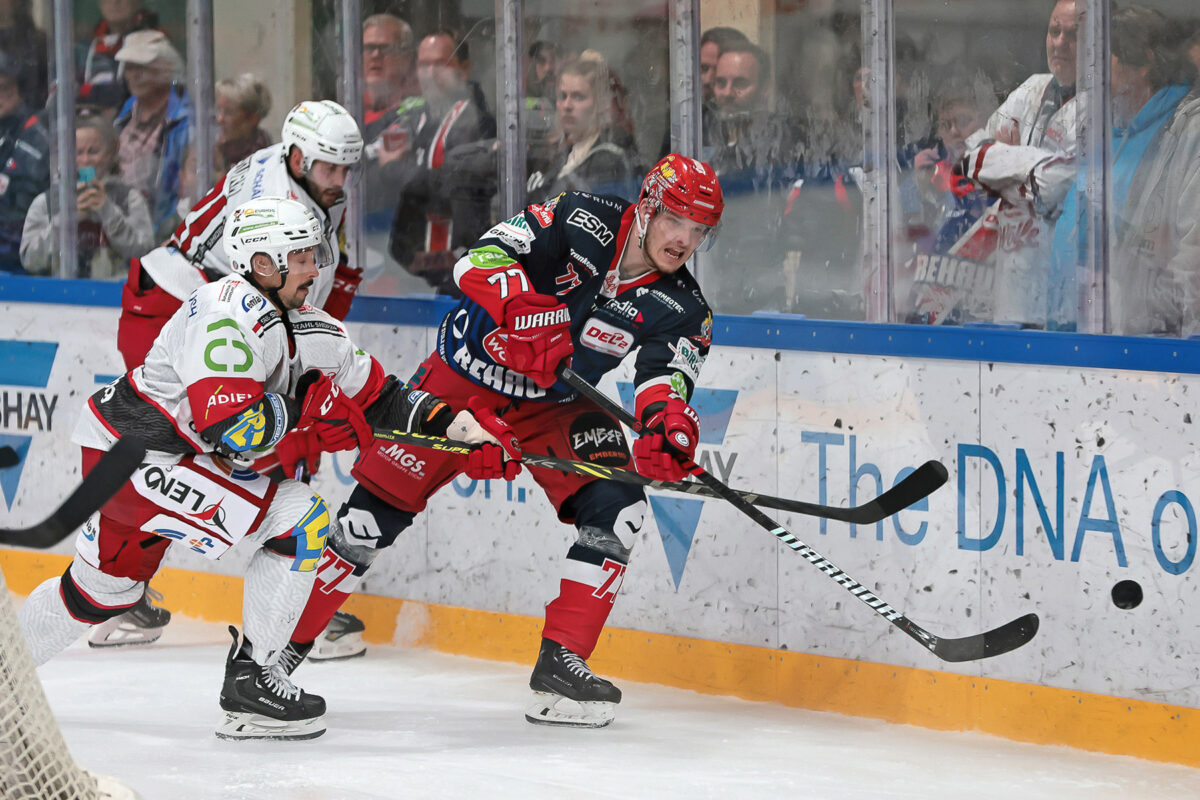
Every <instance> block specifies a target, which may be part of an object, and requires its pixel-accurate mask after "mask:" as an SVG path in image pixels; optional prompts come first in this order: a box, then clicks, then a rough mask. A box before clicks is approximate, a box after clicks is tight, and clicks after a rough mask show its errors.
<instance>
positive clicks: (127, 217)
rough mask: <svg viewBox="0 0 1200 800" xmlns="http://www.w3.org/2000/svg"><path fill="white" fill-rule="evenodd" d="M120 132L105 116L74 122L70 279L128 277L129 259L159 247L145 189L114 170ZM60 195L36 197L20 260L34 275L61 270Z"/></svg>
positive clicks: (22, 239) (28, 217)
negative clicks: (73, 226) (73, 235)
mask: <svg viewBox="0 0 1200 800" xmlns="http://www.w3.org/2000/svg"><path fill="white" fill-rule="evenodd" d="M116 154H117V134H116V131H114V130H113V126H112V123H110V122H108V121H107V120H105V119H104V118H103V117H100V116H91V117H82V118H80V119H79V120H78V121H77V122H76V124H75V165H76V167H77V174H76V177H77V181H76V185H75V190H76V194H75V208H76V211H77V213H78V220H79V221H78V236H77V238H76V241H75V246H76V254H77V261H76V265H75V268H74V269H73V270H70V272H69V277H75V278H98V279H102V280H108V279H114V280H115V279H121V280H124V278H125V277H126V274H127V272H128V270H129V259H131V258H136V257H138V256H142V255H145V254H146V253H147V252H149V251H150V249H151V248H153V247H154V226H153V224H152V223H151V221H150V210H149V208H148V207H147V206H146V200H145V199H144V198H143V197H142V195H141V193H140V192H138V191H137V190H135V189H133V188H132V187H131V186H129V185H128V184H126V183H123V182H122V181H121V179H120V178H119V177H117V175H116V172H115V170H114V165H115V163H116ZM56 206H57V198H54V199H53V200H52V199H51V197H50V192H43V193H42V194H40V195H38V196H37V197H35V198H34V200H33V204H32V205H30V207H29V212H28V214H26V216H25V228H24V230H23V231H22V234H21V264H22V265H23V266H24V267H25V269H26V270H28V271H29V272H31V273H33V274H41V275H46V274H52V273H53V274H56V273H57V272H58V267H59V260H60V253H59V248H58V231H57V225H56V222H57V218H58V213H57V208H56Z"/></svg>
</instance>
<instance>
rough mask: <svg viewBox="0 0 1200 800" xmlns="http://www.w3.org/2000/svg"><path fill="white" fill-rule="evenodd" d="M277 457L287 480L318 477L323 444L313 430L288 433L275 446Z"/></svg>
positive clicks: (305, 429) (297, 430) (299, 429)
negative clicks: (305, 476)
mask: <svg viewBox="0 0 1200 800" xmlns="http://www.w3.org/2000/svg"><path fill="white" fill-rule="evenodd" d="M275 455H276V456H278V457H279V468H280V469H282V470H283V474H284V477H287V478H294V479H296V480H302V477H301V476H302V475H305V474H307V475H309V476H311V475H316V474H317V470H318V469H320V468H321V442H320V440H319V439H318V438H317V434H316V432H314V431H313V429H312V428H296V429H295V430H291V431H288V433H287V435H285V436H284V437H283V438H282V439H280V440H279V443H278V444H276V445H275Z"/></svg>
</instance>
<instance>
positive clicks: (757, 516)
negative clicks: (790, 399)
mask: <svg viewBox="0 0 1200 800" xmlns="http://www.w3.org/2000/svg"><path fill="white" fill-rule="evenodd" d="M558 377H559V378H561V379H562V380H563V381H564V382H565V383H566V384H567V385H568V386H570V387H571V388H573V389H575V390H576V391H577V392H579V393H580V394H582V395H583V396H584V397H587V398H588V399H589V400H591V401H592V402H594V403H595V404H596V405H598V406H600V408H602V409H603V410H605V411H607V412H608V413H610V414H612V415H614V416H615V417H617V418H618V419H619V420H621V421H622V422H624V423H625V424H626V425H628V426H629V427H630V428H631V429H632V430H633V431H634V432H635V433H639V434H640V433H642V432H644V431H645V426H644V425H642V423H641V420H639V419H638V418H637V417H635V416H634V415H633V414H630V413H629V412H628V411H626V410H625V407H624V406H622V405H620V404H618V403H616V402H614V401H613V400H610V399H609V397H608V396H607V395H605V394H604V393H603V392H601V391H600V390H599V389H597V388H596V387H595V386H592V385H591V384H590V383H588V382H587V381H586V380H584V379H583V378H581V377H580V376H579V375H577V374H575V372H574V371H573V370H572V369H571V368H570V367H566V366H564V367H560V368H559V370H558ZM668 446H669V445H668ZM676 456H677V458H678V460H679V463H680V464H681V465H682V466H683V467H684V469H686V470H688V471H689V472H691V474H692V475H694V476H695V477H696V478H697V479H698V480H700V481H701V482H702V483H704V484H705V485H706V486H708V487H709V488H710V489H712V490H713V491H714V492H716V493H717V494H718V495H719V496H720V497H721V499H723V500H726V501H728V502H729V503H730V504H731V505H732V506H733V507H734V508H736V509H737V510H738V511H741V512H742V513H743V514H745V515H746V516H748V517H750V519H752V520H754V521H755V522H757V523H758V524H759V525H761V526H762V527H763V528H765V529H767V530H768V531H770V532H771V533H772V534H774V536H775V538H777V539H779V541H781V542H783V543H784V544H786V545H787V546H788V547H790V548H791V549H793V550H795V551H796V552H797V553H799V554H800V555H802V556H803V557H804V558H805V559H806V560H807V561H808V562H809V563H811V564H812V565H813V566H814V567H816V568H817V569H819V570H821V572H824V573H825V574H826V575H828V576H829V577H830V578H832V579H833V581H834V582H835V583H837V584H838V585H839V586H841V587H842V588H843V589H845V590H846V591H848V592H850V594H852V595H854V596H855V597H857V598H858V599H859V600H862V601H863V602H864V603H866V604H867V605H868V606H870V608H871V609H872V610H873V611H874V612H875V613H876V614H878V615H879V616H881V617H883V618H884V619H886V620H887V621H888V622H890V623H892V624H893V625H895V626H896V627H897V628H899V629H900V630H902V631H904V633H905V634H906V635H907V636H909V637H911V638H913V639H914V640H916V641H917V642H920V643H921V645H922V646H924V647H925V648H926V649H928V650H929V651H930V652H931V653H933V654H934V655H935V656H937V657H938V658H940V659H942V660H943V661H974V660H976V659H980V658H990V657H991V656H998V655H1001V654H1003V653H1007V652H1009V651H1010V650H1015V649H1016V648H1018V647H1020V646H1021V645H1023V644H1025V643H1027V642H1028V641H1029V640H1030V639H1032V638H1033V637H1034V634H1036V633H1037V630H1038V616H1037V614H1026V615H1024V616H1022V617H1018V618H1017V619H1014V620H1012V621H1011V622H1007V623H1005V624H1004V625H1001V626H1000V627H998V628H993V629H992V630H990V631H986V632H984V633H979V634H975V635H973V636H964V637H962V638H961V639H943V638H941V637H938V636H934V635H933V634H932V633H930V632H929V631H927V630H925V629H924V628H922V627H921V626H920V625H918V624H917V623H915V622H913V621H912V620H910V619H908V618H907V617H905V616H904V615H903V614H902V613H900V612H899V611H897V610H896V609H895V608H892V606H890V605H889V604H888V603H887V602H885V601H884V600H882V599H880V598H879V597H877V596H876V595H875V593H874V592H872V591H871V590H870V589H868V588H867V587H865V586H863V585H862V584H861V583H859V582H858V581H856V580H854V579H853V578H851V577H850V576H849V575H847V574H846V573H845V572H843V571H842V570H841V569H839V568H838V567H836V566H835V565H834V564H833V562H831V561H830V560H829V559H827V558H825V556H823V555H821V554H820V553H818V552H817V551H816V550H813V549H812V548H811V547H809V546H808V545H806V544H805V543H804V542H802V541H800V540H799V539H797V538H796V537H795V536H793V535H792V534H791V533H789V532H788V530H787V528H784V527H783V526H782V525H780V524H779V523H777V522H775V521H774V520H773V519H771V518H770V517H768V516H767V515H766V514H764V513H763V512H761V511H759V510H758V509H757V508H755V507H754V506H753V505H751V504H750V503H747V502H746V501H745V500H744V499H742V497H741V496H740V495H739V494H738V493H737V492H735V491H733V490H732V489H730V488H729V487H728V486H726V485H725V484H724V483H722V482H721V481H720V480H718V479H717V478H716V477H714V476H713V475H710V474H709V473H708V472H706V471H705V470H704V469H703V468H701V467H700V466H698V465H697V464H696V463H695V462H693V461H691V460H690V459H688V458H687V457H686V456H684V455H683V454H682V453H677V454H676ZM944 470H945V468H944V467H943V471H944Z"/></svg>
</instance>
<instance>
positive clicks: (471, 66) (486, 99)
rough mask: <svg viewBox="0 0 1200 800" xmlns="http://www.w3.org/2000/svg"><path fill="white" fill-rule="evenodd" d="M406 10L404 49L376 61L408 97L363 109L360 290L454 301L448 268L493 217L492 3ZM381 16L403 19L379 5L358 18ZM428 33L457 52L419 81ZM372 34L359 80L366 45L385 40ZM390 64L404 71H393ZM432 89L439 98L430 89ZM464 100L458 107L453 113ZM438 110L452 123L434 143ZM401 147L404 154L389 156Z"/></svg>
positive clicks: (495, 169)
mask: <svg viewBox="0 0 1200 800" xmlns="http://www.w3.org/2000/svg"><path fill="white" fill-rule="evenodd" d="M408 9H409V13H408V16H407V17H406V21H407V22H408V23H409V24H410V26H411V28H412V31H413V44H412V48H411V50H404V51H403V52H400V53H387V54H384V55H383V56H382V57H383V58H386V59H388V60H389V69H395V70H396V72H397V73H399V72H402V71H403V70H405V69H406V68H407V69H409V70H411V71H412V74H413V75H414V76H417V78H418V79H419V80H417V81H411V80H410V84H409V85H410V91H412V92H413V94H412V95H411V96H408V97H405V98H404V99H403V100H399V101H398V103H392V104H388V105H387V108H386V110H381V109H378V108H377V109H374V110H373V109H370V108H368V109H366V112H365V113H366V117H365V121H366V124H365V126H364V132H365V137H364V139H365V141H366V157H365V159H364V164H363V174H362V178H361V181H360V187H359V196H360V198H361V200H362V204H361V207H362V231H363V239H362V248H361V254H360V258H359V265H360V266H362V267H363V268H364V269H365V272H366V274H365V277H364V281H363V284H362V287H361V289H360V291H361V292H363V293H365V294H373V295H383V296H413V295H418V296H419V295H431V294H442V295H445V294H448V293H449V294H453V293H455V291H456V290H455V289H454V285H453V280H452V277H451V270H452V268H453V264H454V261H455V260H456V259H457V257H458V255H461V253H462V252H463V251H464V250H465V248H466V247H467V246H468V245H469V244H470V243H471V242H473V241H474V240H475V238H477V237H478V236H479V235H480V234H482V233H483V231H485V230H487V229H488V228H489V227H491V225H492V224H493V223H495V222H496V221H497V220H498V216H499V205H498V202H497V193H498V189H499V181H500V178H499V174H500V173H499V160H498V149H497V146H496V144H497V140H496V120H497V116H498V107H497V97H496V69H497V64H498V58H499V56H498V54H497V52H496V20H495V16H494V5H493V4H491V3H482V2H468V3H429V2H426V3H412V4H409V5H408ZM385 12H389V13H396V14H398V15H400V16H404V13H402V12H399V11H395V9H394V8H389V7H388V4H386V3H378V2H376V3H372V2H364V3H362V13H363V17H364V19H366V18H368V17H370V16H371V15H372V14H376V13H385ZM437 31H449V32H451V33H453V34H456V35H457V37H458V38H459V41H460V44H459V47H458V49H457V50H455V51H454V58H453V61H452V62H450V63H448V64H441V65H439V66H438V67H436V72H437V73H438V74H437V75H434V72H435V69H434V68H433V67H427V68H426V69H425V70H424V77H421V74H422V69H421V68H420V65H419V63H418V62H419V60H420V57H421V53H422V44H423V42H425V41H426V37H427V36H428V35H429V34H431V33H435V32H437ZM378 35H379V34H378V32H377V33H376V34H375V35H374V38H372V39H371V41H370V42H367V46H366V47H365V48H364V51H363V54H362V59H363V70H364V73H365V72H366V71H367V68H368V66H369V63H368V62H370V61H371V60H372V59H373V58H380V57H381V56H380V54H379V53H378V52H376V53H375V54H373V53H372V52H371V50H372V48H371V45H372V44H374V45H379V44H381V43H383V42H384V41H385V39H386V37H385V39H380V38H378ZM430 52H434V51H430ZM393 60H394V61H397V62H404V64H403V65H401V64H397V65H395V66H393V65H391V64H390V61H393ZM405 65H406V66H405ZM439 82H440V83H441V85H442V86H443V89H442V90H441V91H442V92H443V95H442V96H441V97H440V98H439V97H438V96H437V94H436V93H437V92H438V91H439V90H438V89H436V88H434V84H437V83H439ZM364 88H366V86H365V84H364ZM463 100H466V101H467V103H466V105H465V106H463V107H461V108H459V107H458V105H457V104H458V103H460V102H461V101H463ZM423 101H424V102H425V105H424V106H423V107H422V106H421V105H420V104H421V103H422V102H423ZM405 106H407V107H405ZM446 108H448V109H450V111H449V112H446V113H449V114H452V115H454V116H455V119H456V121H455V122H454V124H453V125H451V126H449V129H448V131H447V132H446V133H445V135H444V136H443V137H438V136H435V135H434V132H435V131H437V130H438V129H439V124H438V123H439V120H441V119H444V118H445V113H443V111H442V109H446ZM404 148H407V149H406V150H405V149H404ZM401 150H403V152H404V154H403V155H399V156H397V155H394V154H395V153H396V152H398V151H401Z"/></svg>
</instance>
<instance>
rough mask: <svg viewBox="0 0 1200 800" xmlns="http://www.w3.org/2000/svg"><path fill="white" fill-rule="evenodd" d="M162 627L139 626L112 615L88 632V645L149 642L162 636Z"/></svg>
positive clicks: (128, 644)
mask: <svg viewBox="0 0 1200 800" xmlns="http://www.w3.org/2000/svg"><path fill="white" fill-rule="evenodd" d="M162 634H163V629H162V628H139V627H138V626H137V625H134V624H133V623H131V622H123V621H121V618H120V617H114V618H112V619H110V620H107V621H105V622H101V623H100V624H99V625H97V626H96V627H94V628H92V632H91V633H90V634H88V646H89V647H131V646H133V645H142V644H151V643H153V642H157V641H158V640H159V638H161V637H162Z"/></svg>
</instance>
